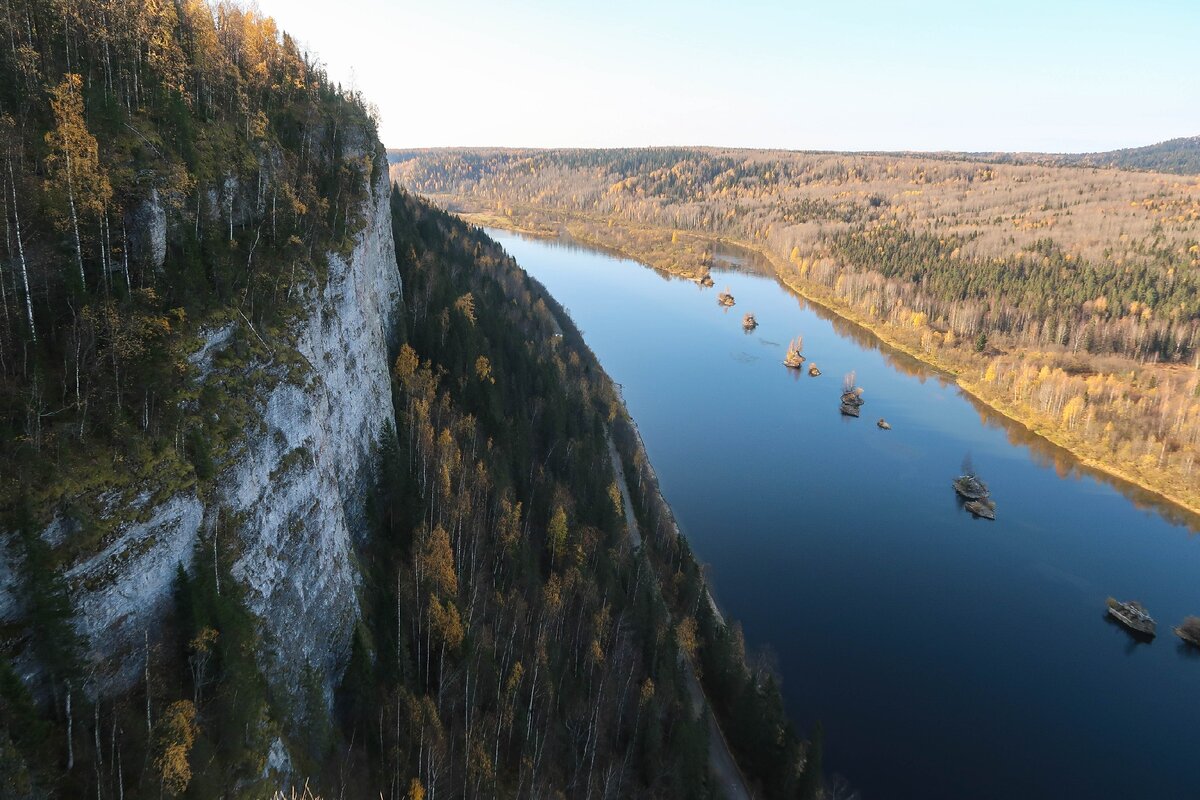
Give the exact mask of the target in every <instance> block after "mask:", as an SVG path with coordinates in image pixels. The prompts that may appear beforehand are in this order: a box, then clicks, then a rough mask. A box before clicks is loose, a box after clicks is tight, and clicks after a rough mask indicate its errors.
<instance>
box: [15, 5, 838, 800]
mask: <svg viewBox="0 0 1200 800" xmlns="http://www.w3.org/2000/svg"><path fill="white" fill-rule="evenodd" d="M0 32H2V34H3V35H2V36H0V39H2V42H3V47H0V75H2V76H3V81H0V137H2V138H0V149H2V151H3V179H2V180H0V187H2V188H3V195H4V200H3V209H4V215H5V240H4V250H3V251H2V253H0V255H2V259H0V289H2V298H0V299H2V300H3V312H4V313H3V318H2V319H0V411H2V413H3V417H2V421H0V432H2V434H3V436H2V438H0V463H2V464H3V474H2V476H0V478H2V480H0V533H2V534H3V539H2V540H0V544H2V545H3V552H2V553H0V555H2V556H3V559H2V560H0V565H2V566H3V567H4V570H3V571H2V572H0V577H3V579H4V585H3V587H2V589H3V592H2V593H0V600H3V601H4V602H3V606H4V609H5V616H4V618H3V619H4V622H3V625H2V626H0V795H3V796H4V797H14V798H51V797H79V796H95V797H97V798H124V797H127V796H128V797H196V798H211V797H264V796H271V795H273V794H274V793H275V792H277V791H281V790H282V791H284V792H285V793H287V792H288V791H289V790H290V788H291V787H296V789H297V790H300V789H302V788H303V787H307V789H306V791H308V792H309V793H312V794H316V795H319V796H337V797H377V796H382V797H388V798H409V800H418V799H419V798H435V797H442V796H445V797H450V796H454V797H459V796H462V797H496V796H503V797H531V796H537V797H553V796H558V797H566V796H570V797H631V796H646V797H680V798H682V797H689V798H696V797H717V796H720V794H719V790H718V789H717V787H716V784H715V782H714V779H713V776H712V775H711V774H710V771H709V749H710V746H711V744H712V742H711V736H712V731H713V730H715V729H714V728H712V721H713V719H714V717H715V719H716V721H718V722H719V723H720V725H721V728H722V729H723V731H724V733H725V737H726V738H727V739H728V741H729V746H730V748H731V749H732V751H733V753H734V755H735V756H736V758H737V762H738V767H739V768H740V771H741V773H742V776H743V777H742V780H744V781H745V782H746V783H747V784H748V785H750V786H752V787H755V788H756V790H757V791H758V792H759V793H760V794H761V795H762V796H764V797H772V798H775V797H778V798H784V797H787V798H792V797H816V796H818V794H819V792H820V791H821V766H820V741H819V733H818V736H817V739H816V740H814V743H813V744H809V743H807V742H805V741H804V740H802V739H801V738H800V737H799V736H798V735H797V733H796V732H795V731H793V730H792V728H791V726H790V724H789V723H788V722H787V720H786V718H785V715H784V713H783V706H782V700H781V694H780V687H779V685H778V681H777V679H776V678H775V677H774V676H773V674H772V672H771V670H770V669H769V668H768V667H766V666H764V665H760V664H759V663H758V661H757V660H756V659H755V658H753V657H752V656H748V655H747V653H746V651H745V645H744V643H743V641H742V638H741V634H740V630H739V629H738V628H737V626H736V625H733V626H727V625H726V624H725V622H724V621H723V620H721V619H719V618H718V616H717V615H716V612H715V608H714V607H713V606H712V605H711V604H710V603H709V602H708V601H707V598H708V594H707V589H706V587H705V585H704V580H703V577H702V574H701V571H700V569H699V567H698V565H697V563H696V561H695V560H694V559H693V557H692V555H691V553H690V550H689V549H688V546H687V543H686V541H685V540H684V539H683V538H682V537H681V536H679V535H678V533H677V531H676V530H675V529H674V527H673V526H672V525H667V524H664V521H668V520H670V511H669V509H668V508H667V507H666V504H665V502H664V501H663V500H662V498H661V496H660V495H659V494H658V491H657V485H656V483H655V481H654V477H653V473H652V471H649V468H648V464H647V462H646V460H645V455H644V453H643V452H642V451H641V450H640V442H639V440H638V439H637V437H636V434H635V433H634V431H633V428H632V426H631V424H630V422H629V420H628V419H627V418H626V416H625V412H624V410H623V408H622V407H621V405H620V403H619V401H618V400H617V397H616V395H615V394H614V392H613V388H612V386H611V384H610V382H609V379H608V378H607V376H606V375H605V374H604V373H603V371H602V370H601V369H600V367H599V365H598V364H597V363H596V361H595V359H594V357H593V356H592V355H591V353H590V351H588V350H587V348H586V346H585V345H584V344H583V341H582V338H581V337H580V335H579V333H578V331H576V330H575V329H574V327H573V326H572V325H571V323H570V321H569V320H568V319H567V317H566V315H565V314H564V313H563V312H562V309H560V308H559V307H558V306H557V305H556V304H555V303H554V301H553V300H552V299H551V298H550V297H549V296H548V295H546V294H545V292H544V291H543V290H542V289H541V287H540V286H539V285H537V284H536V283H533V282H532V281H530V279H529V278H528V277H526V276H525V274H524V273H523V272H522V271H521V270H520V269H519V268H518V267H517V265H516V264H515V263H514V262H513V261H512V260H511V259H509V258H508V257H507V256H506V255H505V254H504V253H503V252H502V251H501V250H500V249H499V248H498V247H497V246H496V245H495V244H494V243H492V242H491V241H490V240H488V239H487V238H486V236H484V235H483V234H482V233H480V232H479V231H477V230H475V229H472V228H470V227H469V226H467V225H466V224H464V223H462V222H461V221H459V220H457V219H455V218H454V217H451V216H449V215H447V214H446V213H444V212H441V211H438V210H436V209H435V208H434V207H432V206H430V205H428V204H426V203H425V202H423V201H421V200H419V199H417V198H415V197H413V196H411V195H408V194H406V193H404V192H403V191H400V190H396V191H394V192H393V193H392V195H391V197H390V227H391V234H392V237H393V239H394V243H395V253H396V265H395V266H396V269H398V271H399V275H400V278H401V280H402V284H403V295H402V299H401V300H400V301H399V302H400V305H399V306H398V307H397V308H396V309H394V310H393V311H394V315H395V318H396V319H398V320H399V324H398V326H397V330H395V331H394V332H393V333H392V335H391V340H390V343H389V353H388V364H387V367H388V372H389V373H390V380H391V391H392V397H393V401H394V408H392V409H387V410H386V411H385V413H386V416H387V417H388V420H389V425H388V426H387V427H386V432H385V435H383V436H382V437H381V438H380V440H379V441H378V442H376V443H375V448H376V449H375V452H374V464H375V465H376V466H375V469H374V471H373V472H372V473H371V474H370V475H369V488H368V491H367V498H366V514H365V515H364V517H363V519H362V520H361V529H359V530H356V531H355V532H354V533H355V537H354V543H355V547H354V550H353V552H352V554H351V556H350V557H351V559H352V561H353V566H354V569H355V570H356V575H357V576H358V577H357V580H356V582H355V584H354V585H353V587H352V589H351V590H352V591H353V593H354V603H355V606H356V608H357V609H358V612H359V613H358V614H357V617H356V619H355V621H354V622H353V623H352V625H353V630H352V631H349V632H347V635H348V637H349V639H350V641H351V645H350V648H349V652H348V654H346V656H345V658H344V659H342V660H341V661H340V662H338V663H336V664H334V669H333V670H332V673H328V672H327V671H325V670H323V669H321V668H319V667H320V665H318V664H314V663H309V664H298V665H292V667H293V668H294V669H292V670H291V671H289V672H287V673H286V674H285V673H283V672H281V671H280V669H279V665H278V664H277V663H276V661H274V660H273V657H272V656H269V655H268V653H272V652H277V647H276V645H277V642H272V641H269V639H268V637H267V636H266V633H265V631H264V625H263V619H262V618H261V617H259V616H257V615H256V614H255V613H254V612H253V611H252V610H251V603H250V600H251V597H250V594H251V590H250V589H249V588H248V587H247V584H246V576H245V575H244V574H243V573H242V572H241V571H240V569H241V567H240V566H239V564H240V563H241V562H240V559H241V558H242V556H243V555H244V554H243V553H242V552H241V548H242V547H243V546H244V543H245V540H246V537H248V536H253V535H254V532H253V531H245V530H240V529H239V525H242V524H244V522H243V521H241V520H239V518H238V517H237V515H234V514H229V513H225V514H222V513H221V510H220V509H217V513H216V515H215V522H214V523H213V524H212V525H211V526H210V527H207V528H205V529H204V531H203V533H202V534H201V535H200V537H199V538H197V539H196V541H195V542H194V544H193V546H194V548H195V555H194V557H193V558H188V559H181V560H180V563H179V565H178V566H177V567H176V568H175V569H174V572H173V579H172V582H171V592H170V597H169V602H168V606H167V609H166V611H165V613H164V614H163V616H162V618H161V619H159V620H158V622H157V624H156V625H155V626H154V627H153V628H152V629H150V628H148V629H146V630H145V631H144V632H143V633H139V636H138V640H137V642H136V643H135V644H134V647H133V652H132V653H125V654H124V656H123V658H124V659H125V660H124V661H123V662H122V663H132V664H134V665H135V669H134V670H133V672H132V673H129V672H128V671H127V670H126V671H124V672H122V669H124V668H123V667H121V666H120V665H117V664H110V663H105V662H104V661H103V660H102V659H99V657H98V656H97V653H101V652H104V650H103V648H100V647H98V646H97V645H98V644H99V643H98V642H97V641H95V640H94V639H93V640H90V641H89V639H88V638H87V637H86V636H84V635H83V634H82V633H81V632H80V631H81V629H80V626H79V624H78V623H77V621H76V620H77V617H78V615H79V614H80V613H81V611H80V609H79V608H78V602H79V601H80V598H81V597H85V596H90V594H89V593H90V592H92V591H93V590H95V589H96V588H97V587H96V586H94V585H91V584H90V583H85V582H82V581H83V579H81V578H79V577H75V575H76V573H75V572H74V571H73V570H75V569H76V568H77V567H78V565H80V564H81V563H84V562H86V561H88V560H89V559H93V558H96V557H100V556H102V555H103V554H104V553H105V552H108V550H109V549H111V548H112V547H113V546H114V543H116V542H120V541H121V537H122V535H123V532H124V531H126V530H127V529H129V526H133V525H137V524H139V523H141V522H143V521H144V519H143V517H144V516H145V513H146V512H145V510H144V509H146V508H147V507H150V506H153V504H155V503H158V502H167V501H169V500H170V498H172V497H176V496H179V495H191V494H194V495H196V496H198V497H199V498H201V500H203V501H206V502H211V503H213V504H218V503H220V502H221V500H220V498H221V497H222V496H223V495H222V494H221V491H222V485H223V484H222V483H221V481H222V479H223V475H225V473H226V471H227V469H228V465H229V464H230V463H231V462H232V461H235V460H236V459H237V458H238V457H240V454H242V451H243V449H244V447H245V442H244V439H245V437H247V436H249V435H250V432H252V431H254V430H255V429H256V428H257V427H258V426H259V423H258V421H257V420H258V418H259V416H260V415H261V414H262V413H263V409H262V408H261V407H260V404H259V400H258V399H257V398H259V397H260V396H261V390H262V387H263V386H272V385H277V384H281V383H286V382H289V381H290V382H293V383H296V384H298V385H307V386H311V385H312V384H311V379H309V378H306V377H305V375H306V373H305V368H306V365H305V364H304V363H303V362H304V358H303V356H302V355H301V354H300V352H299V349H298V348H299V347H300V344H299V343H298V342H297V340H296V337H297V334H296V323H297V321H298V320H304V319H306V318H307V317H308V316H309V315H310V314H312V313H314V312H313V310H312V308H311V305H310V304H311V300H312V297H313V294H314V291H315V289H314V287H321V286H323V285H324V284H325V283H326V282H327V281H330V280H331V279H332V277H333V276H331V273H330V270H333V269H337V268H340V267H341V266H342V265H344V260H345V259H346V258H348V257H349V254H350V253H351V251H352V250H353V249H354V248H355V247H356V244H357V243H359V242H360V241H361V239H362V237H363V235H364V230H365V226H366V225H367V224H368V223H367V220H366V219H365V218H364V215H365V212H364V209H365V208H366V206H367V205H368V204H369V202H370V187H371V186H373V185H375V184H376V178H378V177H381V176H382V170H383V169H384V168H385V162H384V159H383V153H382V149H381V148H380V147H379V146H378V143H377V141H376V134H375V123H374V119H373V115H372V111H371V110H370V109H369V108H368V107H367V106H366V105H365V104H364V102H363V100H362V99H361V98H360V97H359V96H357V95H356V94H354V93H352V92H349V91H347V90H344V89H343V88H342V87H340V86H338V85H336V84H333V83H331V82H330V81H329V80H328V79H327V78H326V77H325V74H324V71H323V69H322V68H321V66H320V64H319V62H317V61H316V60H315V59H314V58H313V57H311V56H310V55H308V54H306V53H305V52H303V51H302V50H300V49H299V48H298V47H297V46H296V45H295V43H294V42H293V41H292V40H291V39H290V38H289V37H288V36H287V35H286V34H283V33H281V32H280V31H279V30H277V29H276V27H275V24H274V23H273V22H272V21H271V20H270V19H268V18H265V17H263V16H261V15H259V14H257V13H256V12H253V11H247V10H244V9H243V8H242V7H240V6H238V5H235V4H231V3H218V4H216V5H211V6H210V5H209V4H206V3H204V2H201V1H200V0H187V1H186V2H176V3H171V2H166V3H157V2H123V1H122V0H116V1H115V2H103V1H101V0H78V2H70V3H54V2H47V1H43V0H10V2H7V3H6V4H5V6H4V9H3V11H2V12H0ZM214 330H216V331H226V330H228V331H230V333H229V334H228V339H226V340H223V341H226V342H227V344H226V345H225V347H224V349H223V350H222V351H221V353H220V355H219V356H217V364H216V367H215V368H214V369H215V370H216V371H215V372H209V373H207V374H205V373H203V369H206V368H205V367H204V366H203V363H202V362H203V358H201V356H204V352H201V350H200V348H202V347H204V348H205V349H207V346H208V345H206V344H205V343H206V342H209V343H211V342H212V341H213V339H212V332H213V331H214ZM306 382H307V383H306ZM610 442H612V443H613V444H614V446H615V447H616V449H617V451H618V452H619V453H620V458H619V461H620V463H621V472H622V473H623V474H622V475H621V476H620V477H621V479H622V480H624V479H627V480H628V481H629V484H630V491H631V496H632V498H633V504H634V508H633V509H632V511H633V513H634V516H635V518H636V519H637V520H638V521H639V522H640V527H641V528H642V529H643V530H644V531H646V532H649V531H653V534H650V533H646V534H645V535H644V538H641V537H638V538H636V539H635V534H634V532H632V531H630V530H629V529H628V528H627V526H626V523H625V513H626V509H625V504H624V501H623V499H622V494H621V491H620V489H619V485H618V484H619V482H618V476H617V474H616V473H615V472H614V470H613V466H612V463H613V462H612V461H611V460H610V455H609V454H610ZM312 457H313V456H312V454H311V453H308V452H306V451H305V450H304V448H299V449H297V450H295V451H293V453H292V455H289V457H288V458H289V459H291V460H292V461H305V460H306V459H307V460H309V461H311V459H312ZM290 463H291V462H288V465H290ZM285 466H286V465H285ZM285 466H281V467H280V468H279V470H278V474H276V472H272V474H271V475H270V476H269V478H270V480H273V481H281V482H282V481H284V480H286V475H285V472H286V470H285ZM292 525H293V527H294V528H295V527H296V526H299V529H298V530H296V531H295V533H296V534H297V536H299V537H300V540H301V541H303V540H304V538H305V537H318V536H319V533H320V532H319V531H305V530H303V524H302V523H300V522H294V523H292ZM50 531H53V533H50ZM638 541H640V542H641V543H640V545H639V544H638ZM143 546H144V547H153V546H154V544H153V543H152V542H147V543H145V544H144V545H143ZM301 549H303V548H301ZM303 556H304V553H303V552H295V553H280V554H278V557H279V559H280V563H282V564H286V563H287V560H288V559H292V558H303ZM184 561H187V562H188V565H185V564H184V563H183V562H184ZM107 579H108V578H107V577H106V578H103V579H100V578H89V579H88V580H89V581H91V580H97V581H101V580H107ZM95 635H98V636H100V637H104V636H107V635H108V632H107V631H100V632H99V633H98V634H95ZM114 635H115V634H114ZM297 635H300V633H299V632H297ZM143 636H144V639H143V638H142V637H143ZM114 674H116V675H118V676H124V677H123V678H118V679H114V678H113V677H112V676H113V675H114ZM297 676H298V677H297ZM331 677H332V682H331V681H330V678H331ZM697 680H698V681H699V683H698V684H697V683H696V681H697ZM696 686H703V691H704V693H705V694H706V695H707V698H708V699H707V700H706V699H705V695H704V694H698V692H699V691H700V690H699V689H698V688H694V687H696Z"/></svg>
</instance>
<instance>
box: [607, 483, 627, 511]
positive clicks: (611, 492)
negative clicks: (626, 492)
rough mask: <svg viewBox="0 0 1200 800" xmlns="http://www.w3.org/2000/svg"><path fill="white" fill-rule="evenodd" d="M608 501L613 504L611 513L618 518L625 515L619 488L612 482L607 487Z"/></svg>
mask: <svg viewBox="0 0 1200 800" xmlns="http://www.w3.org/2000/svg"><path fill="white" fill-rule="evenodd" d="M608 499H609V501H611V502H612V504H613V512H614V513H615V514H616V515H617V516H618V517H619V516H621V515H622V514H624V513H625V505H624V503H623V502H622V500H621V488H620V487H619V486H617V482H616V481H613V482H612V483H610V484H609V485H608Z"/></svg>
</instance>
